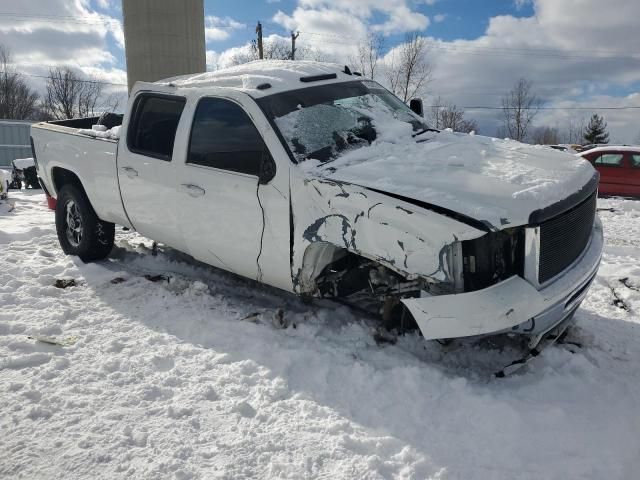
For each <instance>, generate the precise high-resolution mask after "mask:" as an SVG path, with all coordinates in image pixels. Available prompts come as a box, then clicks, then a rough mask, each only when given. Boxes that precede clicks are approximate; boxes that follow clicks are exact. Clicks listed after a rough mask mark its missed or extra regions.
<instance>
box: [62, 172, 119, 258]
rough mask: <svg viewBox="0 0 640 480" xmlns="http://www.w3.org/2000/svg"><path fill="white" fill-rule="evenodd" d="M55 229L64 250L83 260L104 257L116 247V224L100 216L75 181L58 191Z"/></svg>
mask: <svg viewBox="0 0 640 480" xmlns="http://www.w3.org/2000/svg"><path fill="white" fill-rule="evenodd" d="M56 231H57V233H58V241H59V242H60V246H61V247H62V250H63V251H64V253H66V254H67V255H77V256H78V257H80V259H81V260H82V261H83V262H92V261H94V260H101V259H103V258H105V257H106V256H107V255H109V252H111V249H112V248H113V241H114V237H115V225H114V224H113V223H110V222H103V221H102V220H100V219H99V218H98V216H97V215H96V212H95V211H94V210H93V207H92V206H91V203H89V199H88V198H87V196H86V195H85V193H84V192H83V191H82V190H81V189H79V188H78V187H76V186H75V185H65V186H64V187H62V189H61V190H60V193H59V194H58V199H57V203H56Z"/></svg>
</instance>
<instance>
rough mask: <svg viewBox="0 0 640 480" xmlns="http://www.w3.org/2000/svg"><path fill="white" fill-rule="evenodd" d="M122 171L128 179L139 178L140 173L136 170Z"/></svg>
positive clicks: (125, 168)
mask: <svg viewBox="0 0 640 480" xmlns="http://www.w3.org/2000/svg"><path fill="white" fill-rule="evenodd" d="M120 170H122V171H123V172H124V173H126V174H127V177H129V178H134V177H137V176H138V171H137V170H136V169H135V168H131V167H121V168H120Z"/></svg>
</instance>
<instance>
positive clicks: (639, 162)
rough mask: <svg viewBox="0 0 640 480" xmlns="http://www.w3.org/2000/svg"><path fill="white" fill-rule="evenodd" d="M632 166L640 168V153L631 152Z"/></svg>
mask: <svg viewBox="0 0 640 480" xmlns="http://www.w3.org/2000/svg"><path fill="white" fill-rule="evenodd" d="M630 158H631V168H640V153H632V154H631V157H630Z"/></svg>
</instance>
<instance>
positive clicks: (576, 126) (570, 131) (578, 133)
mask: <svg viewBox="0 0 640 480" xmlns="http://www.w3.org/2000/svg"><path fill="white" fill-rule="evenodd" d="M586 123H587V122H586V120H585V118H584V117H580V118H578V119H576V118H575V117H571V118H569V120H568V122H567V126H566V128H565V132H564V142H565V143H575V144H582V143H583V142H584V139H583V138H582V135H583V134H584V128H585V126H586Z"/></svg>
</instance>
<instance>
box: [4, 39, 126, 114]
mask: <svg viewBox="0 0 640 480" xmlns="http://www.w3.org/2000/svg"><path fill="white" fill-rule="evenodd" d="M45 82H46V83H45V92H44V94H42V95H40V94H39V93H38V92H36V91H35V90H34V89H32V88H31V87H30V86H29V84H28V83H27V81H26V80H25V78H24V75H22V74H21V73H19V72H18V71H17V69H16V68H15V67H14V66H13V64H12V62H11V54H10V52H9V51H8V50H7V49H6V48H5V47H3V46H2V45H0V118H3V119H12V120H36V121H41V120H52V119H56V120H62V119H70V118H78V117H90V116H94V115H98V114H100V113H102V112H107V111H114V110H116V109H117V108H118V100H117V97H116V96H115V95H109V94H106V93H105V91H104V85H105V84H104V83H103V82H100V81H98V80H97V79H93V78H88V77H86V76H84V75H83V74H82V73H81V72H79V71H77V70H74V69H72V68H70V67H52V68H50V69H49V72H48V75H47V76H46V79H45Z"/></svg>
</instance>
